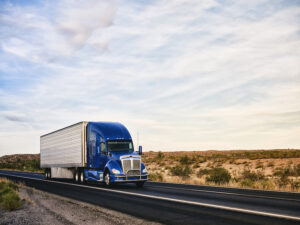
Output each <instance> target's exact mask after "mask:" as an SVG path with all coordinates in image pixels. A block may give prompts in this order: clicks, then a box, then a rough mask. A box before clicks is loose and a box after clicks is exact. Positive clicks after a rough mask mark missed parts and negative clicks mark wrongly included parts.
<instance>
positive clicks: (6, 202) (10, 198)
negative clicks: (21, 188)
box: [1, 191, 21, 211]
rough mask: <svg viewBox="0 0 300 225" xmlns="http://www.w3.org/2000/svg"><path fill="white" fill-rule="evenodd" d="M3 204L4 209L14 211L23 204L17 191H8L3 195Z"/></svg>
mask: <svg viewBox="0 0 300 225" xmlns="http://www.w3.org/2000/svg"><path fill="white" fill-rule="evenodd" d="M1 205H2V207H3V208H4V209H6V210H9V211H12V210H14V209H17V208H19V207H20V206H21V202H20V198H19V196H18V194H17V193H16V192H15V191H13V192H8V193H6V194H5V195H3V196H2V202H1Z"/></svg>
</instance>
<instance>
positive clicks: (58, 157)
mask: <svg viewBox="0 0 300 225" xmlns="http://www.w3.org/2000/svg"><path fill="white" fill-rule="evenodd" d="M141 155H142V146H139V149H138V152H135V151H134V146H133V142H132V138H131V135H130V133H129V132H128V130H127V128H126V127H125V126H124V125H123V124H121V123H118V122H86V121H83V122H79V123H76V124H73V125H71V126H68V127H65V128H62V129H59V130H56V131H53V132H51V133H48V134H45V135H42V136H41V137H40V162H41V165H40V166H41V168H44V170H45V178H46V179H52V178H65V179H73V180H74V181H75V182H86V181H96V182H103V183H104V184H105V185H106V186H111V185H112V184H115V183H126V182H133V183H136V185H137V186H138V187H142V186H143V185H144V183H145V182H146V181H147V180H148V173H147V169H146V167H145V164H144V163H143V162H142V160H141Z"/></svg>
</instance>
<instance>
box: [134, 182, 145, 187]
mask: <svg viewBox="0 0 300 225" xmlns="http://www.w3.org/2000/svg"><path fill="white" fill-rule="evenodd" d="M144 183H145V181H139V182H136V183H135V184H136V186H137V187H138V188H142V187H143V186H144Z"/></svg>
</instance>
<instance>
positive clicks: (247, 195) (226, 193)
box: [147, 184, 300, 202]
mask: <svg viewBox="0 0 300 225" xmlns="http://www.w3.org/2000/svg"><path fill="white" fill-rule="evenodd" d="M147 187H154V188H165V189H175V190H182V191H195V192H206V193H215V194H225V195H237V196H245V197H254V198H268V199H277V200H287V201H295V202H300V200H298V199H292V198H279V197H271V196H262V195H251V194H239V193H232V192H222V191H208V190H200V189H189V188H176V187H170V186H169V187H168V186H165V187H164V186H153V185H151V184H150V185H147Z"/></svg>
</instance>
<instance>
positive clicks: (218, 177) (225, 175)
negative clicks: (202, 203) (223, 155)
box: [206, 167, 231, 184]
mask: <svg viewBox="0 0 300 225" xmlns="http://www.w3.org/2000/svg"><path fill="white" fill-rule="evenodd" d="M230 179H231V175H230V173H229V172H228V171H227V170H226V169H224V168H222V167H217V168H213V169H211V170H210V171H209V175H208V176H207V177H206V181H207V182H214V183H216V184H225V183H229V181H230Z"/></svg>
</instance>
